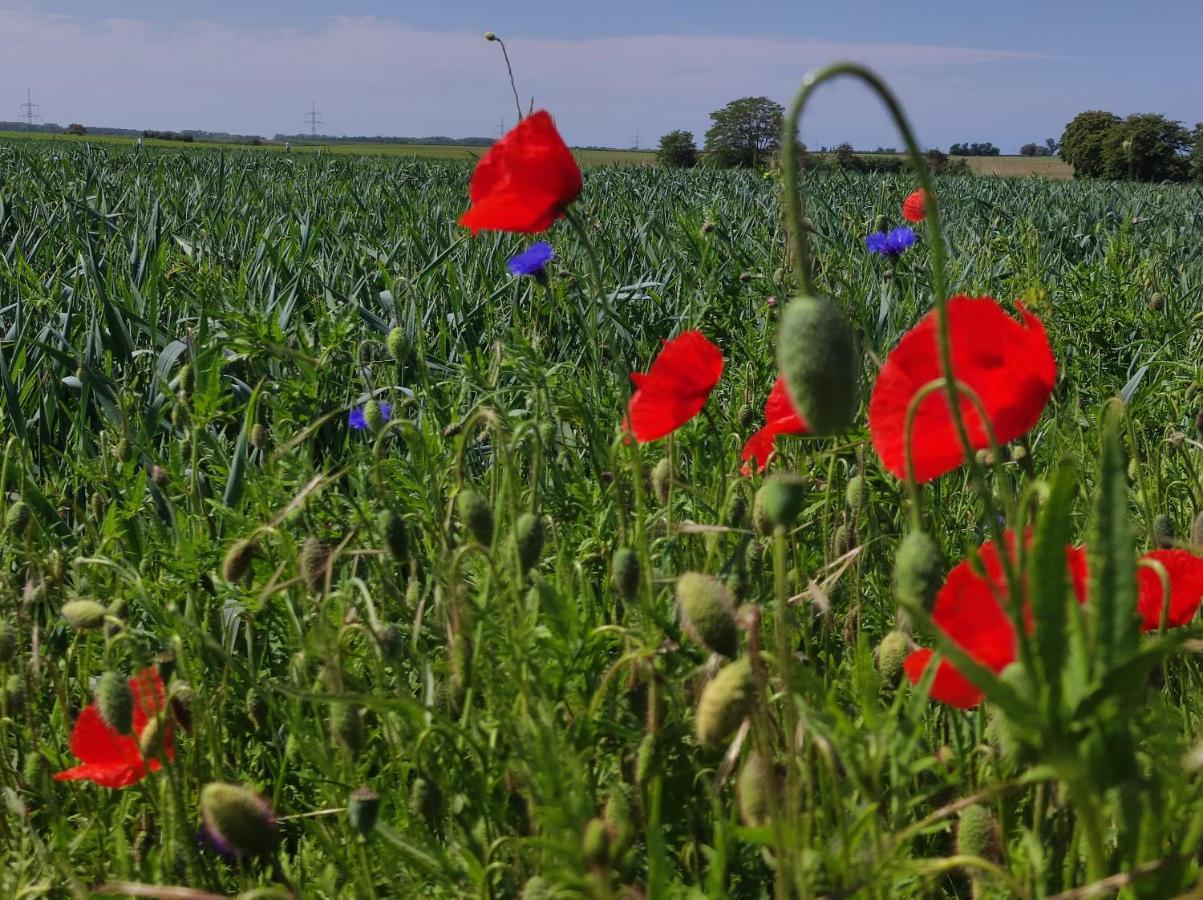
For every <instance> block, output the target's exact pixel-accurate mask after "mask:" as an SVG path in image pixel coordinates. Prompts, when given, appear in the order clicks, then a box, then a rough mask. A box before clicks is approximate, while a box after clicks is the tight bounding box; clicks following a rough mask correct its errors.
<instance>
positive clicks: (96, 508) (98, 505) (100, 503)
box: [88, 491, 108, 522]
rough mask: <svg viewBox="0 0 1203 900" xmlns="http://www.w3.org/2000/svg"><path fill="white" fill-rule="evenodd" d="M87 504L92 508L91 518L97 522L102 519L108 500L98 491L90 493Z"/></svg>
mask: <svg viewBox="0 0 1203 900" xmlns="http://www.w3.org/2000/svg"><path fill="white" fill-rule="evenodd" d="M88 505H89V506H91V508H92V518H93V519H95V520H96V521H97V522H101V521H103V520H104V514H105V512H106V511H107V510H108V501H106V500H105V499H104V494H102V493H100V492H99V491H97V492H95V493H93V494H92V496H91V497H90V498H89V500H88Z"/></svg>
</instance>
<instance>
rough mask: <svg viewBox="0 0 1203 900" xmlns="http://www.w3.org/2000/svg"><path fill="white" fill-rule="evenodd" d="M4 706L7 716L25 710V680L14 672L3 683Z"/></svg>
mask: <svg viewBox="0 0 1203 900" xmlns="http://www.w3.org/2000/svg"><path fill="white" fill-rule="evenodd" d="M4 706H5V708H7V710H8V713H9V715H12V714H14V713H18V712H20V711H21V710H23V709H24V708H25V679H23V678H22V677H21V676H20V675H18V674H16V673H15V672H14V673H13V674H12V675H9V676H8V680H6V681H5V682H4Z"/></svg>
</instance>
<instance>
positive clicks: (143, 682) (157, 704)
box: [129, 666, 166, 734]
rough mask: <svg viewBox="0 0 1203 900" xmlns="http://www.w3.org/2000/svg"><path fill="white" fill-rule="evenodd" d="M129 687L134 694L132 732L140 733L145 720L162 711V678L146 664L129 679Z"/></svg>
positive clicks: (144, 725)
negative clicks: (145, 666)
mask: <svg viewBox="0 0 1203 900" xmlns="http://www.w3.org/2000/svg"><path fill="white" fill-rule="evenodd" d="M129 687H130V690H131V691H132V692H133V694H134V734H141V733H142V729H143V728H145V727H146V722H147V720H148V719H152V718H154V717H155V716H157V715H158V714H159V713H160V712H162V710H163V707H164V705H165V696H166V692H165V691H164V689H163V679H162V678H160V677H159V672H158V670H157V669H155V668H154V667H153V666H148V667H147V668H145V669H142V670H141V671H140V672H138V674H137V675H135V676H134V677H133V678H131V679H130V680H129Z"/></svg>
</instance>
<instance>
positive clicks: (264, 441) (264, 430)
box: [251, 422, 272, 450]
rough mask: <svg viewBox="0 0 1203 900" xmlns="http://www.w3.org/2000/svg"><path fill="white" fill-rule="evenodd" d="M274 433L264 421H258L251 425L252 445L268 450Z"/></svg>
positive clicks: (257, 448) (258, 448)
mask: <svg viewBox="0 0 1203 900" xmlns="http://www.w3.org/2000/svg"><path fill="white" fill-rule="evenodd" d="M271 443H272V434H271V431H270V430H268V427H267V426H266V425H264V424H263V423H262V422H256V423H255V424H254V425H252V426H251V446H252V447H254V448H255V449H256V450H266V449H267V448H268V447H270V446H271Z"/></svg>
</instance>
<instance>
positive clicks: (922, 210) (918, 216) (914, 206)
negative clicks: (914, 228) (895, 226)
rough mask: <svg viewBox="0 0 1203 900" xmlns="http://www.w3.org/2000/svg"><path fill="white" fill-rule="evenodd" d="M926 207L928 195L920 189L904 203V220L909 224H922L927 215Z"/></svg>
mask: <svg viewBox="0 0 1203 900" xmlns="http://www.w3.org/2000/svg"><path fill="white" fill-rule="evenodd" d="M926 206H927V194H925V193H924V192H923V188H919V190H917V191H914V192H912V193H911V194H909V195H907V198H906V199H905V200H903V201H902V218H904V219H906V220H907V221H908V222H922V221H923V217H924V216H925V215H927V209H926Z"/></svg>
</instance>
